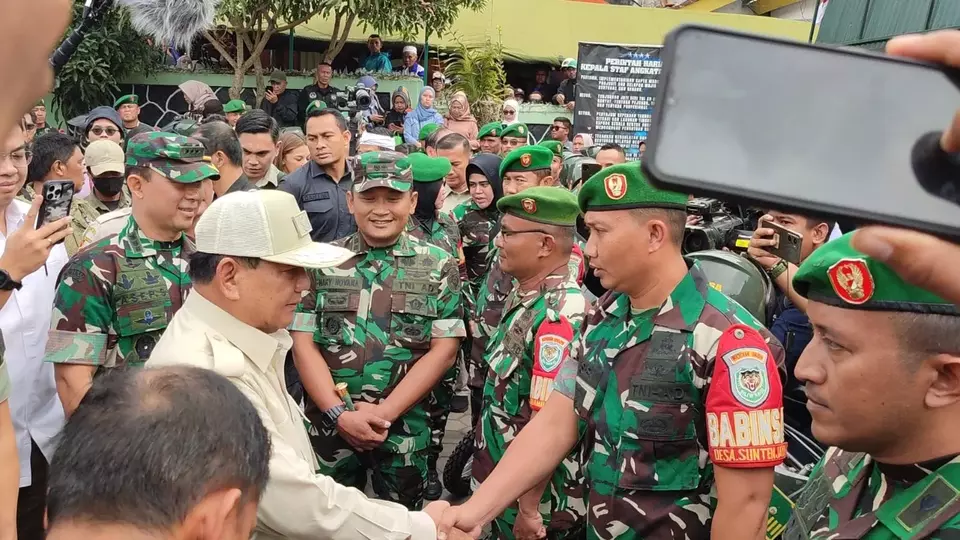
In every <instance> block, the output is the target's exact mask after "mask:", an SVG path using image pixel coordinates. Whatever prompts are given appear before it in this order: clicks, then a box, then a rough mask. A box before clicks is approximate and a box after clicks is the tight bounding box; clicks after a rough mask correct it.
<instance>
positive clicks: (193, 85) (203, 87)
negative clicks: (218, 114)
mask: <svg viewBox="0 0 960 540" xmlns="http://www.w3.org/2000/svg"><path fill="white" fill-rule="evenodd" d="M180 91H181V92H183V100H184V101H186V102H187V108H188V109H189V111H188V112H187V114H188V115H190V116H193V117H194V119H195V120H200V119H202V118H203V116H204V113H205V112H206V111H205V109H204V105H206V104H207V102H208V101H211V100H212V101H216V102H217V103H219V102H220V100H219V99H217V94H215V93H214V91H213V89H212V88H210V85H208V84H206V83H202V82H200V81H185V82H182V83H180ZM222 108H223V107H222V106H221V109H222Z"/></svg>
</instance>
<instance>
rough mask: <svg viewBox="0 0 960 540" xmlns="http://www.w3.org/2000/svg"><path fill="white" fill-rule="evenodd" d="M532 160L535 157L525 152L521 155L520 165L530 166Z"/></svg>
mask: <svg viewBox="0 0 960 540" xmlns="http://www.w3.org/2000/svg"><path fill="white" fill-rule="evenodd" d="M531 161H533V157H531V156H530V154H524V155H522V156H520V165H523V166H524V167H529V166H530V162H531Z"/></svg>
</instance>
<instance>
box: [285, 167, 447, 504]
mask: <svg viewBox="0 0 960 540" xmlns="http://www.w3.org/2000/svg"><path fill="white" fill-rule="evenodd" d="M356 174H357V180H356V182H355V183H354V185H353V188H352V191H351V192H350V193H348V194H347V202H348V205H349V208H350V211H351V213H353V215H354V217H355V218H356V220H357V225H358V228H359V232H357V233H355V234H353V235H351V236H348V237H346V238H344V239H341V240H338V241H337V242H336V243H337V244H339V245H341V246H343V247H346V248H347V249H349V250H351V251H353V252H354V253H357V255H356V256H355V257H353V258H351V259H350V260H349V261H347V262H346V263H344V264H342V265H340V266H339V267H337V268H333V269H327V270H321V271H317V272H315V273H314V274H313V276H312V281H313V284H312V287H311V291H310V292H309V293H308V294H307V295H306V296H305V297H304V300H303V303H302V304H301V305H300V306H299V307H298V308H297V311H298V313H297V315H296V316H295V318H294V322H293V324H292V325H291V330H292V331H293V335H294V358H295V361H296V365H297V369H298V370H299V372H300V375H301V379H302V380H303V384H304V388H305V389H306V390H307V394H308V398H307V400H306V401H307V402H306V414H307V417H308V418H309V419H310V420H311V422H313V424H314V426H316V427H318V428H319V431H317V432H316V433H314V434H313V436H312V439H313V445H314V449H315V450H316V451H317V456H318V458H319V461H320V470H319V472H320V473H321V474H327V475H330V476H332V477H333V478H334V479H336V480H337V481H338V482H340V483H342V484H346V485H351V486H355V487H358V488H360V489H362V488H363V487H364V486H365V485H366V477H367V471H368V470H370V471H372V472H373V487H374V490H375V491H376V493H377V495H378V496H379V497H380V498H382V499H388V500H391V501H394V502H399V503H401V504H403V505H405V506H407V507H408V508H418V507H419V506H420V504H421V503H422V501H423V490H424V482H425V481H426V476H427V453H426V450H427V448H428V446H429V445H430V437H431V430H430V425H429V414H428V411H427V407H426V400H427V396H428V394H429V393H430V391H431V390H432V389H433V388H434V387H435V386H436V385H437V383H438V382H439V381H440V379H441V377H442V376H443V374H444V373H446V372H447V371H448V370H449V369H450V368H451V366H452V365H453V362H454V359H455V357H456V353H457V349H458V348H459V345H460V339H461V338H463V337H464V336H465V335H466V328H465V326H464V324H463V306H462V303H461V298H460V273H459V271H458V268H457V260H456V259H455V258H454V257H452V256H451V255H450V254H449V253H448V252H446V251H445V250H443V249H442V248H439V247H437V246H435V245H433V244H430V243H426V242H423V241H420V240H417V239H416V238H414V237H413V236H411V235H410V234H408V233H406V232H404V229H405V227H406V224H407V218H408V216H409V215H410V213H412V211H413V209H414V207H415V205H416V195H415V194H411V193H410V191H411V184H412V182H411V172H410V162H409V160H408V159H407V158H406V156H403V155H402V154H397V153H395V152H371V153H367V154H363V155H362V156H360V159H359V162H358V166H357V169H356ZM337 383H345V384H346V389H347V391H348V392H349V396H350V399H349V400H346V399H341V398H340V397H339V396H338V395H337V393H336V391H335V386H334V385H335V384H337ZM352 403H355V404H356V410H355V411H353V410H347V411H345V410H344V409H345V408H346V407H349V406H350V405H351V404H352ZM385 426H386V427H387V428H388V429H387V428H385ZM358 450H360V451H359V452H358Z"/></svg>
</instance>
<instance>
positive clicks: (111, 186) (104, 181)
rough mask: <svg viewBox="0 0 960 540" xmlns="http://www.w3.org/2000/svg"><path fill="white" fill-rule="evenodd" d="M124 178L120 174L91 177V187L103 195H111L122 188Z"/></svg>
mask: <svg viewBox="0 0 960 540" xmlns="http://www.w3.org/2000/svg"><path fill="white" fill-rule="evenodd" d="M124 180H126V179H125V178H124V177H122V176H102V177H99V178H94V179H93V187H95V188H97V191H99V192H100V193H101V194H102V195H103V196H105V197H113V196H115V195H116V194H117V193H120V190H121V189H123V182H124Z"/></svg>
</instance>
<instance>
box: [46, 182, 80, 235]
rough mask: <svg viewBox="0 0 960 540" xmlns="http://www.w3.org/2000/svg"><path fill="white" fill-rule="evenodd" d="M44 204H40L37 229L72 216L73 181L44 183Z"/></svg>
mask: <svg viewBox="0 0 960 540" xmlns="http://www.w3.org/2000/svg"><path fill="white" fill-rule="evenodd" d="M40 196H41V197H43V202H42V203H40V213H39V214H38V215H37V228H40V227H42V226H44V225H46V224H47V223H52V222H54V221H57V220H58V219H63V218H65V217H67V216H69V215H70V204H71V203H72V202H73V181H72V180H49V181H47V182H44V183H43V190H42V193H40ZM60 241H61V242H63V240H60Z"/></svg>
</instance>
